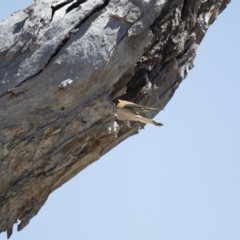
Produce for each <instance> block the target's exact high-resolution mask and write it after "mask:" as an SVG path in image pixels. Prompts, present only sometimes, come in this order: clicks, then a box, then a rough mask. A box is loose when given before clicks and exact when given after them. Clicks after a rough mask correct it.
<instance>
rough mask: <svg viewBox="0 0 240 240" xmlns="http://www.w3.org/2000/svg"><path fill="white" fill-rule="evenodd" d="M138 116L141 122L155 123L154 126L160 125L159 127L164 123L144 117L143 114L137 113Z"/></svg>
mask: <svg viewBox="0 0 240 240" xmlns="http://www.w3.org/2000/svg"><path fill="white" fill-rule="evenodd" d="M136 117H137V119H138V121H139V122H142V123H148V124H151V125H154V126H159V127H162V126H163V124H162V123H159V122H156V121H154V120H152V119H150V118H145V117H142V116H141V115H136Z"/></svg>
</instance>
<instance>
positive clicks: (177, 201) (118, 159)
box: [0, 0, 240, 240]
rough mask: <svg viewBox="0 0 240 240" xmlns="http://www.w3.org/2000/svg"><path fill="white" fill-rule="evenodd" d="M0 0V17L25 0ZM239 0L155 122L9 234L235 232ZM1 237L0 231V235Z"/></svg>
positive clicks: (203, 235)
mask: <svg viewBox="0 0 240 240" xmlns="http://www.w3.org/2000/svg"><path fill="white" fill-rule="evenodd" d="M0 1H1V8H0V19H2V18H4V17H6V16H8V15H10V14H11V13H12V12H14V11H16V10H18V9H21V8H24V7H26V6H28V5H29V4H30V3H32V2H33V1H30V0H28V1H27V0H22V1H14V0H8V1H3V0H0ZM239 9H240V2H239V1H232V2H231V3H230V4H229V6H228V8H227V9H226V10H225V11H224V12H223V13H222V14H221V15H220V16H219V17H218V18H217V20H216V21H215V22H214V24H213V25H212V26H211V27H210V29H209V30H208V32H207V34H206V36H205V38H204V40H203V42H202V44H201V46H200V48H199V51H198V55H197V57H196V60H195V67H194V69H193V70H191V71H190V73H189V75H188V77H187V78H186V79H185V80H184V81H183V83H182V84H181V85H180V88H179V89H178V90H177V92H176V94H175V95H174V97H173V98H172V100H171V101H170V102H169V104H168V105H167V106H166V107H165V111H163V112H161V113H160V114H159V115H158V116H157V117H156V120H157V121H159V122H162V123H164V127H163V128H155V127H152V126H146V127H145V130H142V131H141V132H140V134H138V135H136V136H134V137H132V138H130V139H128V140H126V141H125V142H123V143H122V144H120V145H119V146H117V147H116V148H115V149H113V150H112V151H111V152H109V153H108V154H106V155H105V156H104V157H103V158H101V160H100V161H98V162H96V163H94V164H92V165H91V166H90V167H88V168H87V169H85V170H84V171H82V172H81V173H80V174H79V175H77V176H76V177H75V178H74V179H72V180H71V181H69V182H68V183H66V184H65V185H63V186H62V187H61V188H59V189H58V190H56V191H55V192H54V193H53V194H52V195H51V196H50V197H49V199H48V201H47V202H46V204H45V205H44V207H43V208H42V209H41V210H40V212H39V214H38V215H37V216H36V217H34V218H33V219H32V220H31V222H30V224H29V225H28V226H27V227H26V228H25V229H23V230H22V231H21V232H16V228H14V233H13V236H12V237H11V239H12V240H26V239H34V240H38V239H39V240H40V239H41V240H42V239H45V240H48V239H49V240H50V239H51V240H52V239H58V240H66V239H71V240H74V239H84V240H93V239H100V240H147V239H148V240H159V239H161V240H192V239H194V240H203V239H204V240H212V239H218V240H226V239H231V240H239V239H240V227H239V225H240V191H239V189H240V187H239V186H240V174H239V170H240V161H239V160H240V126H239V123H240V107H239V103H240V81H239V72H238V70H239V63H240V61H239V56H240V47H239V39H240V31H239V17H238V14H239ZM0 239H1V240H2V239H6V235H5V233H3V234H1V235H0Z"/></svg>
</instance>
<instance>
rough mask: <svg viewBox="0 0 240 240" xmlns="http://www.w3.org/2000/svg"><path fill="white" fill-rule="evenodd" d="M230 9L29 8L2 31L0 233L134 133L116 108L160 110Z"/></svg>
mask: <svg viewBox="0 0 240 240" xmlns="http://www.w3.org/2000/svg"><path fill="white" fill-rule="evenodd" d="M229 1H230V0H218V1H216V0H208V1H206V0H185V1H184V0H149V1H147V0H122V1H121V0H111V1H109V0H108V1H107V0H87V1H83V0H82V1H78V0H52V1H50V0H47V1H46V0H36V1H35V3H34V4H33V5H31V6H30V7H29V8H27V9H25V10H23V11H18V12H16V13H14V14H13V15H12V16H11V17H9V18H7V19H5V20H4V21H3V22H2V23H1V24H0V123H1V125H0V134H1V139H0V181H1V185H0V232H1V231H7V232H8V236H10V235H11V233H12V226H13V225H14V223H15V222H16V221H17V220H18V219H19V220H20V221H21V223H20V224H19V226H18V230H21V229H23V228H24V227H25V226H26V225H27V224H28V223H29V221H30V219H31V218H32V217H33V216H35V215H36V214H37V213H38V211H39V209H40V208H41V207H42V206H43V204H44V203H45V201H46V200H47V198H48V196H49V194H50V193H51V192H53V191H54V190H55V189H57V188H58V187H60V186H61V185H62V184H64V183H65V182H66V181H68V180H69V179H71V178H72V177H74V176H75V175H76V174H77V173H79V172H80V171H81V170H83V169H84V168H85V167H87V166H88V165H89V164H91V163H93V162H94V161H96V160H98V159H99V158H100V157H101V156H102V155H104V154H105V153H106V152H108V151H109V150H110V149H112V148H113V147H115V146H116V145H118V144H119V143H120V142H121V141H123V140H124V139H126V138H128V137H129V136H131V135H133V134H136V133H138V130H139V127H141V126H142V125H141V124H136V123H133V124H132V126H131V127H129V126H128V125H127V124H125V123H124V122H118V124H116V122H115V119H116V117H115V107H114V104H113V102H112V100H113V99H115V98H118V97H119V98H122V99H126V100H129V101H133V102H136V103H140V104H144V105H148V106H153V107H158V108H163V107H164V106H165V105H166V104H167V102H168V101H169V100H170V99H171V97H172V96H173V94H174V91H175V90H176V89H177V88H178V86H179V84H180V83H181V81H182V80H183V79H184V78H185V77H186V75H187V73H188V71H189V70H190V69H191V68H192V67H193V60H194V58H195V56H196V53H197V48H198V45H199V44H200V43H201V41H202V39H203V37H204V35H205V33H206V31H207V29H208V27H209V25H210V24H212V23H213V21H214V20H215V19H216V17H217V15H218V14H219V13H221V12H222V11H223V9H224V8H225V7H226V5H227V4H228V3H229ZM149 117H153V116H149Z"/></svg>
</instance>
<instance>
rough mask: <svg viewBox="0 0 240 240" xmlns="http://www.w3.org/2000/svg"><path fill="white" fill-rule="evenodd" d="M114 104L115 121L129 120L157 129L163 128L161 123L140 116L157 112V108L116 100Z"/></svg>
mask: <svg viewBox="0 0 240 240" xmlns="http://www.w3.org/2000/svg"><path fill="white" fill-rule="evenodd" d="M114 102H115V106H116V109H117V119H118V120H120V121H125V120H129V121H136V122H142V123H147V124H151V125H154V126H159V127H161V126H163V124H162V123H159V122H156V121H154V120H152V119H151V118H146V117H143V116H142V114H144V113H147V112H152V111H159V110H160V109H158V108H152V107H147V106H143V105H140V104H136V103H133V102H128V101H125V100H121V99H116V100H115V101H114Z"/></svg>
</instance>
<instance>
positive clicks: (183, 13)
mask: <svg viewBox="0 0 240 240" xmlns="http://www.w3.org/2000/svg"><path fill="white" fill-rule="evenodd" d="M188 8H189V4H187V0H183V5H182V9H181V19H182V21H185V20H186V18H187V17H188V11H189V9H188Z"/></svg>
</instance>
